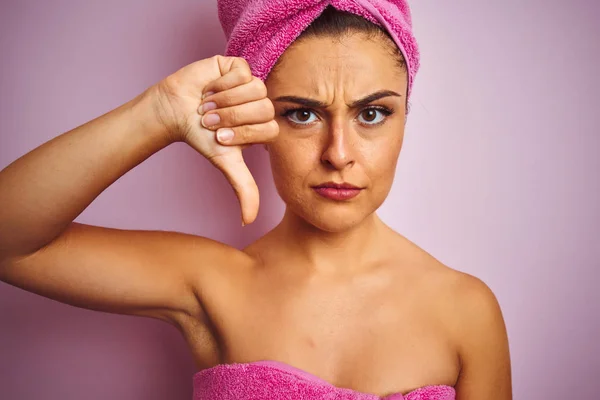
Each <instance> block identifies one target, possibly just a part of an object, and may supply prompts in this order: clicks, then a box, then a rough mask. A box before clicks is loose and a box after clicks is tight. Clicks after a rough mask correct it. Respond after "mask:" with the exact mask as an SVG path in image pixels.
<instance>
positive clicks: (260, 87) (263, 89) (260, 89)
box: [252, 76, 267, 97]
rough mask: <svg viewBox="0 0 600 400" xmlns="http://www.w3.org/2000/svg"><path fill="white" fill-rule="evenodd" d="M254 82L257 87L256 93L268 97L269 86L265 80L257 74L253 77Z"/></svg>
mask: <svg viewBox="0 0 600 400" xmlns="http://www.w3.org/2000/svg"><path fill="white" fill-rule="evenodd" d="M252 84H253V85H254V87H255V89H254V90H255V91H256V93H257V94H258V95H259V96H260V97H267V86H266V85H265V84H264V82H263V81H261V80H260V79H259V78H257V77H256V76H253V77H252Z"/></svg>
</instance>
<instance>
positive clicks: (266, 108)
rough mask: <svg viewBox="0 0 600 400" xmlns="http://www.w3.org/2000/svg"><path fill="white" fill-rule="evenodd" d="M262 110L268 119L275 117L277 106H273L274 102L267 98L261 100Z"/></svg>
mask: <svg viewBox="0 0 600 400" xmlns="http://www.w3.org/2000/svg"><path fill="white" fill-rule="evenodd" d="M261 112H262V113H263V114H264V115H265V117H267V118H268V119H273V118H275V107H274V106H273V103H272V102H271V100H269V99H267V98H265V99H263V100H261Z"/></svg>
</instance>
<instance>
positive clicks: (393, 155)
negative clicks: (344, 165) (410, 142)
mask: <svg viewBox="0 0 600 400" xmlns="http://www.w3.org/2000/svg"><path fill="white" fill-rule="evenodd" d="M401 148H402V136H401V135H400V136H397V137H396V138H394V139H391V140H382V141H381V142H380V143H378V144H377V145H376V146H373V147H371V148H370V149H369V154H368V155H366V156H365V159H364V166H365V170H366V173H367V174H368V175H369V178H370V179H371V181H372V183H373V184H374V185H375V187H376V189H377V191H379V190H383V191H384V192H387V191H389V186H391V183H392V182H393V180H394V176H395V175H396V165H397V164H398V156H399V155H400V149H401Z"/></svg>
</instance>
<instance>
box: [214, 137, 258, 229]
mask: <svg viewBox="0 0 600 400" xmlns="http://www.w3.org/2000/svg"><path fill="white" fill-rule="evenodd" d="M230 150H231V151H227V152H225V153H223V154H219V155H217V156H214V157H212V158H211V159H210V161H211V162H212V163H213V164H214V165H215V167H217V168H219V169H220V170H221V172H222V173H223V175H225V177H226V178H227V180H228V181H229V183H230V184H231V186H232V187H233V190H234V191H235V194H236V195H237V197H238V200H239V201H240V207H241V210H242V225H247V224H251V223H252V222H254V220H255V219H256V216H257V214H258V206H259V195H258V186H256V182H255V181H254V177H253V176H252V174H251V173H250V170H249V169H248V166H247V165H246V163H245V162H244V157H243V156H242V149H241V148H240V147H233V148H230Z"/></svg>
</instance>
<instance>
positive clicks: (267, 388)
mask: <svg viewBox="0 0 600 400" xmlns="http://www.w3.org/2000/svg"><path fill="white" fill-rule="evenodd" d="M455 398H456V394H455V391H454V388H452V387H451V386H445V385H432V386H425V387H422V388H419V389H416V390H413V391H412V392H410V393H406V394H402V393H393V394H389V395H387V396H385V397H379V396H376V395H374V394H369V393H361V392H357V391H355V390H351V389H345V388H339V387H337V386H334V385H332V384H331V383H329V382H327V381H325V380H323V379H321V378H319V377H317V376H315V375H312V374H310V373H308V372H306V371H303V370H301V369H298V368H295V367H292V366H291V365H288V364H285V363H282V362H279V361H255V362H250V363H235V364H221V365H217V366H215V367H212V368H208V369H205V370H203V371H200V372H198V373H196V375H194V400H291V399H300V400H304V399H307V400H317V399H319V400H455Z"/></svg>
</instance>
